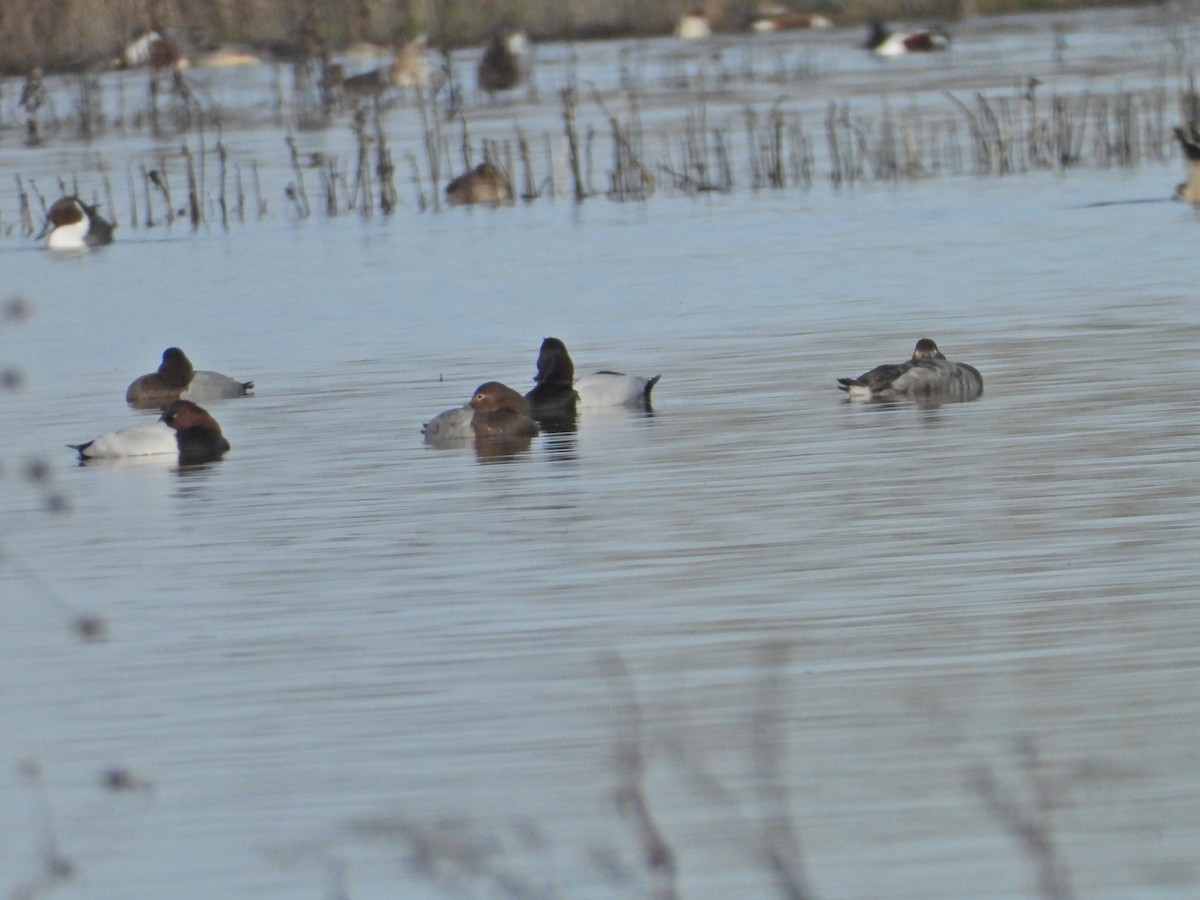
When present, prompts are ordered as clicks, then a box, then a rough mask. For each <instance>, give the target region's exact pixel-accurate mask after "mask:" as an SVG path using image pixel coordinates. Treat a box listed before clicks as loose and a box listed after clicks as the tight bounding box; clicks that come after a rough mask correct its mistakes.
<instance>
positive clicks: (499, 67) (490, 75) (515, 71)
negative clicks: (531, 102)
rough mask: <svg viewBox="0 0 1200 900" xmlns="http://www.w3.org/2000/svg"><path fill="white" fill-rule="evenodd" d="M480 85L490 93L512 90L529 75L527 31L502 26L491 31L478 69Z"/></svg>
mask: <svg viewBox="0 0 1200 900" xmlns="http://www.w3.org/2000/svg"><path fill="white" fill-rule="evenodd" d="M476 74H477V77H478V80H479V87H480V89H481V90H483V91H485V92H486V93H487V94H488V95H489V96H491V95H494V94H496V93H497V92H498V91H508V90H512V89H513V88H514V87H516V86H517V85H518V84H520V83H521V82H522V81H524V80H525V78H526V77H527V76H528V74H529V38H527V37H526V36H525V32H523V31H521V30H519V29H516V28H512V27H509V26H502V27H501V28H498V29H496V31H495V32H494V33H493V34H492V39H491V40H490V41H489V42H488V45H487V49H486V50H484V51H483V57H482V58H481V59H480V60H479V69H478V71H477V73H476Z"/></svg>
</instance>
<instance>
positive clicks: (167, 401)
mask: <svg viewBox="0 0 1200 900" xmlns="http://www.w3.org/2000/svg"><path fill="white" fill-rule="evenodd" d="M253 387H254V382H252V381H238V380H237V379H234V378H230V377H229V376H228V375H222V374H221V373H220V372H208V371H203V370H201V371H196V370H195V369H194V368H193V367H192V362H191V360H189V359H188V358H187V354H185V353H184V352H183V351H182V350H180V349H179V348H178V347H168V348H167V349H166V350H164V351H163V356H162V364H161V365H160V366H159V367H158V371H157V372H152V373H150V374H148V375H142V376H140V377H138V378H135V379H134V380H133V382H132V383H131V384H130V385H129V387H128V388H127V389H126V391H125V400H126V402H128V403H129V405H130V406H133V407H135V408H137V409H162V410H163V414H162V417H161V418H160V419H159V420H158V421H156V422H154V423H153V424H151V425H135V426H133V427H131V428H123V429H120V430H118V431H108V432H105V433H104V434H102V435H100V436H99V437H98V438H95V439H94V440H91V441H87V442H86V443H83V444H68V446H69V447H71V448H72V449H73V450H76V451H78V453H79V458H80V459H81V460H88V459H116V458H121V457H129V456H158V455H167V454H175V455H176V456H177V458H178V460H179V464H180V465H194V464H198V463H206V462H212V461H214V460H217V459H220V458H221V457H222V456H224V455H225V453H226V452H228V450H229V441H228V440H227V439H226V438H225V436H224V435H223V434H222V432H221V426H220V425H219V424H217V420H216V419H214V418H213V417H212V415H211V414H210V413H209V412H208V411H207V410H206V409H204V408H203V407H202V406H200V405H199V404H198V403H197V402H196V401H202V402H204V403H210V402H213V401H217V400H225V399H230V398H233V397H243V396H245V395H246V393H247V392H248V391H249V390H250V389H251V388H253Z"/></svg>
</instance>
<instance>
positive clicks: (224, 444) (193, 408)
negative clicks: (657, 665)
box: [67, 400, 229, 465]
mask: <svg viewBox="0 0 1200 900" xmlns="http://www.w3.org/2000/svg"><path fill="white" fill-rule="evenodd" d="M67 446H68V447H70V448H71V449H72V450H75V451H78V453H79V458H80V459H81V460H87V459H117V458H120V457H126V456H159V455H162V456H165V455H167V454H175V455H176V457H177V458H178V460H179V463H180V465H194V464H196V463H205V462H212V461H213V460H217V459H220V458H221V457H222V456H223V455H224V454H225V453H226V452H228V450H229V441H228V440H226V438H225V436H224V435H223V434H221V426H220V425H218V424H217V420H216V419H214V418H213V417H212V416H211V415H209V413H208V411H207V410H206V409H204V408H203V407H200V406H197V405H196V404H195V403H192V402H191V401H190V400H176V401H175V402H173V403H171V404H169V405H168V406H167V408H166V409H165V410H163V414H162V418H160V419H158V420H157V421H156V422H154V423H153V424H150V425H134V426H133V427H132V428H122V429H121V430H120V431H106V432H105V433H104V434H102V435H100V436H99V437H98V438H95V439H94V440H90V441H87V442H86V443H83V444H68V445H67Z"/></svg>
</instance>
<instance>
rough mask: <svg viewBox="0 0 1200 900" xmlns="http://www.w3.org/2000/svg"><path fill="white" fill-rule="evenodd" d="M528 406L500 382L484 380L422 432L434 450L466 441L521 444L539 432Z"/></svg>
mask: <svg viewBox="0 0 1200 900" xmlns="http://www.w3.org/2000/svg"><path fill="white" fill-rule="evenodd" d="M540 430H541V429H540V428H539V427H538V424H537V422H535V421H534V420H533V417H532V416H531V415H530V412H529V404H528V403H526V402H525V398H524V397H522V396H521V395H520V394H519V393H517V392H516V391H515V390H513V389H512V388H510V387H508V386H507V385H505V384H502V383H501V382H499V381H486V382H484V383H483V384H481V385H480V386H479V387H477V388H476V389H475V392H474V393H473V394H472V395H471V399H470V400H468V401H467V402H466V403H465V404H463V405H462V406H461V407H455V408H454V409H448V410H446V411H445V412H443V413H439V414H438V415H436V416H434V417H433V418H432V419H430V420H429V421H428V422H426V423H425V425H424V427H423V428H422V429H421V433H422V434H424V435H425V441H426V443H428V444H432V445H433V446H435V447H446V446H452V445H455V444H460V443H463V442H466V441H472V440H474V441H476V442H478V441H480V440H482V441H509V440H515V441H518V442H519V441H522V440H528V439H529V438H533V437H536V436H537V435H538V434H539V433H540Z"/></svg>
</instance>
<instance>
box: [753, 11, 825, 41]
mask: <svg viewBox="0 0 1200 900" xmlns="http://www.w3.org/2000/svg"><path fill="white" fill-rule="evenodd" d="M832 27H833V21H832V20H831V19H830V18H829V17H828V16H823V15H821V14H820V13H812V12H797V11H793V10H789V9H785V8H783V7H781V6H768V7H760V8H759V10H758V12H756V13H755V14H754V18H753V19H752V20H751V21H750V30H751V31H757V32H758V33H759V34H770V33H772V32H776V31H801V30H804V29H808V28H832Z"/></svg>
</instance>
